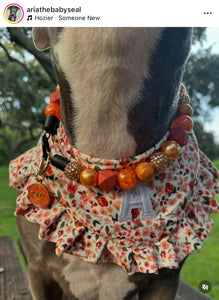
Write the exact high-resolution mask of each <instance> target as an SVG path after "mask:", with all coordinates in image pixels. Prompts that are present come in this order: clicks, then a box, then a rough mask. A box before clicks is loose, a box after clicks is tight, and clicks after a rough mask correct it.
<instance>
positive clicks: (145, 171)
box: [135, 162, 154, 181]
mask: <svg viewBox="0 0 219 300" xmlns="http://www.w3.org/2000/svg"><path fill="white" fill-rule="evenodd" d="M135 172H136V175H137V177H138V178H139V179H140V180H143V181H147V180H150V179H151V178H152V177H153V176H154V168H153V165H152V164H151V163H149V162H142V163H140V164H139V165H137V167H136V168H135Z"/></svg>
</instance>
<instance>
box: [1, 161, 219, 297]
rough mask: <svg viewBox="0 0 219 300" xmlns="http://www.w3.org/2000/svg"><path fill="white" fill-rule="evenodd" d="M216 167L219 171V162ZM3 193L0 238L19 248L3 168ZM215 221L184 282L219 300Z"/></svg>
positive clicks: (218, 239)
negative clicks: (204, 284) (205, 287)
mask: <svg viewBox="0 0 219 300" xmlns="http://www.w3.org/2000/svg"><path fill="white" fill-rule="evenodd" d="M216 165H217V167H219V161H217V162H216ZM0 190H1V194H0V235H11V236H12V237H13V239H14V240H15V242H16V245H17V240H18V237H19V232H18V230H17V226H16V218H15V217H14V211H15V206H16V203H15V199H16V195H17V191H15V190H13V189H11V188H9V186H8V168H6V167H5V168H4V167H2V168H0ZM218 201H219V197H218ZM212 219H213V220H214V222H215V224H214V226H213V229H212V231H211V233H210V235H209V236H208V238H207V239H206V240H205V241H204V243H203V244H204V247H203V248H202V249H200V250H197V251H195V252H194V253H192V254H191V255H190V256H189V257H188V259H187V260H186V262H185V264H184V266H183V269H182V272H181V278H182V279H184V280H185V281H187V282H189V283H190V284H191V285H193V286H195V287H197V288H198V286H199V283H200V282H201V281H202V280H208V281H210V282H211V284H212V291H211V292H210V293H209V296H211V297H213V298H215V299H217V300H219V214H217V215H212ZM22 260H23V258H22Z"/></svg>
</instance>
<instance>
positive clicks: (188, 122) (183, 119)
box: [171, 115, 193, 132]
mask: <svg viewBox="0 0 219 300" xmlns="http://www.w3.org/2000/svg"><path fill="white" fill-rule="evenodd" d="M171 127H172V128H178V127H182V128H183V129H184V130H185V131H187V132H190V131H191V130H192V128H193V121H192V119H191V118H190V117H189V116H185V115H182V116H179V117H178V118H177V119H176V120H175V121H174V122H173V124H172V126H171Z"/></svg>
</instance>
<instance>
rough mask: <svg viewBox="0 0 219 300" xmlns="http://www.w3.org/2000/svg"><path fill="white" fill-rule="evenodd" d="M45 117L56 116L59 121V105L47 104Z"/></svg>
mask: <svg viewBox="0 0 219 300" xmlns="http://www.w3.org/2000/svg"><path fill="white" fill-rule="evenodd" d="M45 115H46V117H47V116H49V115H53V116H56V117H57V118H58V120H59V121H60V104H59V103H51V104H48V105H47V107H46V109H45Z"/></svg>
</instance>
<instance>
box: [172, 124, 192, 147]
mask: <svg viewBox="0 0 219 300" xmlns="http://www.w3.org/2000/svg"><path fill="white" fill-rule="evenodd" d="M188 136H189V134H188V132H185V130H184V129H183V128H182V127H177V128H172V129H171V131H170V134H169V137H168V139H169V140H173V141H175V142H177V143H178V144H179V145H180V146H181V147H182V146H185V145H186V144H187V143H188Z"/></svg>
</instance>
